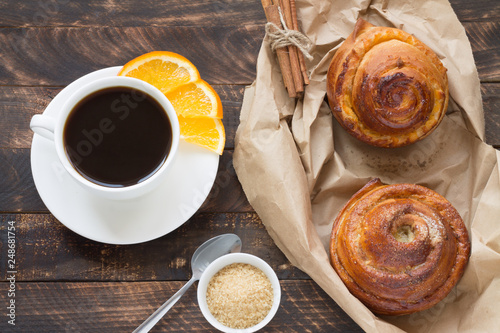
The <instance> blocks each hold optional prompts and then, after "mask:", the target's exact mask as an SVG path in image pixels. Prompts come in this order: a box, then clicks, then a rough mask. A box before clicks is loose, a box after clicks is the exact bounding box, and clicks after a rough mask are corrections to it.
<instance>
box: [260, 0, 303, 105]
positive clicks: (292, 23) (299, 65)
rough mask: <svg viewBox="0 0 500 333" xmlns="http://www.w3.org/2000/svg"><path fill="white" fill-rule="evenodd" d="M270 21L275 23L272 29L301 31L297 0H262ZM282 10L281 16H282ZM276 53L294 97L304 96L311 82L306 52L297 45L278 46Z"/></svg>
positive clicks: (289, 91) (290, 92) (284, 79)
mask: <svg viewBox="0 0 500 333" xmlns="http://www.w3.org/2000/svg"><path fill="white" fill-rule="evenodd" d="M261 2H262V7H263V8H264V11H265V13H266V18H267V21H268V22H271V23H273V24H274V26H273V27H274V28H271V29H276V27H277V28H278V29H284V28H285V27H283V24H282V20H284V23H285V25H286V28H287V29H290V30H296V31H299V28H298V22H297V11H296V8H295V0H261ZM280 12H281V16H280ZM276 55H277V57H278V62H279V65H280V68H281V73H282V75H283V81H284V84H285V87H286V89H287V91H288V95H289V96H290V97H292V98H296V97H300V96H302V94H303V92H304V86H305V85H307V84H309V78H308V76H307V69H306V64H305V59H304V54H303V53H302V52H301V51H300V50H299V49H298V48H297V46H295V45H288V46H285V47H281V48H277V49H276Z"/></svg>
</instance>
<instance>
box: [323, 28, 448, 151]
mask: <svg viewBox="0 0 500 333" xmlns="http://www.w3.org/2000/svg"><path fill="white" fill-rule="evenodd" d="M448 95H449V94H448V79H447V76H446V68H445V67H444V66H443V64H442V63H441V61H440V60H439V58H438V57H437V55H436V54H435V53H434V52H433V51H432V50H431V49H430V48H429V47H427V46H426V45H425V44H424V43H422V42H421V41H419V40H418V39H417V38H415V37H413V36H412V35H410V34H409V33H406V32H404V31H402V30H399V29H396V28H388V27H376V26H374V25H372V24H370V23H368V22H366V21H364V20H362V19H360V20H358V22H357V23H356V26H355V28H354V31H353V32H352V33H351V35H349V37H348V38H347V39H346V40H345V41H344V43H343V44H342V45H341V46H340V48H339V49H338V51H337V52H336V53H335V56H334V57H333V59H332V61H331V63H330V67H329V69H328V74H327V96H328V102H329V105H330V108H331V110H332V112H333V115H334V116H335V118H336V119H337V120H338V122H339V123H340V124H341V125H342V127H344V128H345V129H346V130H347V131H348V132H349V133H350V134H352V135H353V136H354V137H356V138H358V139H359V140H361V141H364V142H366V143H368V144H371V145H373V146H378V147H388V148H390V147H401V146H405V145H408V144H411V143H413V142H416V141H418V140H421V139H423V138H424V137H426V136H427V135H429V134H430V133H431V132H432V131H433V130H434V129H435V128H436V127H437V126H438V125H439V123H440V122H441V120H442V119H443V116H444V114H445V113H446V110H447V107H448V98H449V97H448Z"/></svg>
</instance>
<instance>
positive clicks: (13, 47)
mask: <svg viewBox="0 0 500 333" xmlns="http://www.w3.org/2000/svg"><path fill="white" fill-rule="evenodd" d="M263 37H264V27H263V26H260V25H259V26H257V25H253V26H242V25H238V26H217V27H87V28H14V29H5V28H4V29H0V44H1V45H2V62H0V84H1V85H30V86H33V85H51V86H65V85H67V84H69V83H70V82H72V81H73V80H75V79H77V78H79V77H80V76H82V75H84V74H87V73H90V72H92V71H95V70H97V69H101V68H106V67H109V66H117V65H123V64H125V63H126V62H128V61H129V60H131V59H133V58H135V57H137V56H139V55H142V54H144V53H147V52H150V51H155V50H168V51H173V52H176V53H179V54H182V55H183V56H185V57H186V58H188V59H189V60H191V61H192V62H193V64H194V65H195V66H196V67H197V68H198V69H199V71H200V74H201V77H202V78H203V79H204V80H205V81H207V82H209V83H210V84H248V83H251V82H252V81H253V80H254V79H255V62H256V59H257V54H258V51H259V48H260V45H261V42H262V39H263ZM62 51H64V52H62ZM40 64H43V66H41V65H40Z"/></svg>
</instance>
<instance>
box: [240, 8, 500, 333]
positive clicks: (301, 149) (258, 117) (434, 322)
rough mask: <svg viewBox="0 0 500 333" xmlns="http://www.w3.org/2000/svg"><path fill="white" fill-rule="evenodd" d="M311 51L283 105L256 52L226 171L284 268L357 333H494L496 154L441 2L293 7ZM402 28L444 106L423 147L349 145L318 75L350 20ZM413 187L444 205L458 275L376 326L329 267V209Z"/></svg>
mask: <svg viewBox="0 0 500 333" xmlns="http://www.w3.org/2000/svg"><path fill="white" fill-rule="evenodd" d="M297 11H298V17H299V21H300V23H301V26H302V31H303V32H304V33H305V34H306V35H307V36H308V37H309V38H310V39H311V40H312V42H313V43H314V47H313V49H312V51H311V53H312V55H313V56H314V59H313V60H312V61H309V62H308V64H307V65H308V69H309V70H310V73H311V75H310V80H311V84H310V85H309V86H307V88H306V90H305V95H304V99H303V100H301V101H297V102H296V101H295V100H292V99H290V98H288V96H287V93H286V91H285V88H284V86H283V83H282V78H281V74H280V72H279V66H278V64H277V62H276V58H275V55H274V54H273V53H272V52H271V51H270V47H269V45H268V43H267V41H266V40H264V41H263V44H262V47H261V49H260V52H259V55H258V61H257V77H256V80H255V82H254V83H253V84H252V85H251V86H249V87H247V88H246V90H245V95H244V101H243V106H242V110H241V123H240V126H239V128H238V131H237V134H236V147H235V152H234V166H235V169H236V172H237V175H238V178H239V180H240V182H241V184H242V186H243V189H244V191H245V193H246V195H247V197H248V200H249V201H250V203H251V205H252V206H253V207H254V209H255V210H256V212H257V213H258V214H259V216H260V217H261V219H262V222H263V223H264V224H265V226H266V228H267V230H268V232H269V234H270V235H271V237H272V238H273V239H274V241H275V243H276V244H277V245H278V247H279V248H280V249H281V250H282V251H283V252H284V253H285V255H286V256H287V258H288V259H289V260H290V261H291V262H292V263H293V264H294V265H296V266H297V267H298V268H300V269H301V270H303V271H304V272H306V273H307V274H309V275H310V276H311V277H312V278H313V279H314V280H315V281H316V282H317V283H318V285H319V286H321V287H322V288H323V289H324V290H325V291H326V292H327V293H328V294H329V295H330V296H331V297H332V298H333V299H334V300H335V302H337V303H338V304H339V305H340V306H341V307H342V308H343V309H344V310H345V311H346V312H347V314H349V315H350V316H351V317H352V318H353V319H354V320H355V321H356V322H357V323H358V324H359V325H360V326H361V327H362V328H363V329H364V330H366V331H369V332H399V331H401V330H403V331H408V332H458V331H460V332H494V331H497V330H498V327H500V306H498V303H499V301H500V180H499V178H500V176H499V174H500V169H499V166H498V161H499V157H500V154H499V152H498V151H496V150H495V149H493V148H492V147H491V146H488V145H487V144H485V143H484V142H483V141H484V117H483V110H482V101H481V93H480V86H479V79H478V76H477V71H476V67H475V65H474V59H473V57H472V51H471V47H470V44H469V42H468V39H467V37H466V34H465V31H464V28H463V27H462V25H461V24H460V22H459V21H458V19H457V17H456V15H455V14H454V12H453V10H452V8H451V6H450V4H449V3H448V1H446V0H430V1H409V0H405V1H402V0H400V1H382V0H374V1H361V0H351V1H342V0H332V1H326V0H297ZM359 17H362V18H364V19H365V20H367V21H369V22H371V23H373V24H375V25H380V26H394V27H397V28H400V29H403V30H405V31H407V32H409V33H411V34H413V35H415V36H416V37H417V38H419V39H420V40H422V41H423V42H424V43H426V44H427V45H428V46H430V47H431V48H432V49H433V50H434V51H435V52H436V53H437V54H438V56H439V57H440V58H441V60H442V61H443V63H444V65H445V66H446V67H447V68H448V78H449V86H450V97H451V98H450V105H449V109H448V112H447V115H446V117H445V119H444V120H443V122H442V123H441V124H440V126H439V127H438V128H437V129H436V130H435V131H434V132H433V133H432V134H431V135H430V136H429V137H427V138H426V139H424V140H422V141H420V142H418V143H416V144H413V145H410V146H407V147H404V148H397V149H382V148H374V147H371V146H368V145H366V144H364V143H361V142H358V141H357V140H356V139H354V138H352V137H351V136H350V135H348V134H347V133H346V132H345V131H344V130H343V129H342V128H341V127H340V126H339V125H338V124H337V122H336V121H335V120H334V119H333V118H332V116H331V112H330V109H329V108H328V106H327V104H326V102H325V100H324V97H325V94H326V83H325V79H326V72H327V68H328V65H329V63H330V60H331V58H332V56H333V54H334V52H335V51H336V49H337V48H338V46H339V45H340V43H341V42H342V41H343V40H344V39H345V38H346V37H347V36H348V35H349V34H350V33H351V31H352V30H353V28H354V24H355V22H356V20H357V19H358V18H359ZM373 177H379V178H381V180H382V181H383V182H385V183H388V184H392V183H402V182H409V183H416V184H420V185H424V186H427V187H429V188H431V189H433V190H435V191H437V192H438V193H440V194H441V195H443V196H445V197H446V198H447V199H448V200H449V201H450V202H451V203H452V204H453V205H454V206H455V207H456V208H457V210H458V211H459V212H460V214H461V216H462V217H463V219H464V221H465V223H466V225H467V227H468V230H469V235H470V238H471V242H472V254H471V258H470V262H469V264H468V267H467V269H466V271H465V274H464V276H463V278H462V279H461V281H460V282H459V284H458V285H457V286H456V287H455V288H454V289H453V291H452V292H451V293H450V294H449V295H448V296H447V297H446V298H445V299H444V300H443V301H441V302H440V303H439V304H437V305H436V306H434V307H433V308H431V309H429V310H426V311H423V312H419V313H416V314H413V315H407V316H401V317H377V316H375V315H374V314H372V313H371V312H370V311H369V310H368V309H367V308H366V307H365V306H364V305H363V304H362V303H360V302H359V301H358V300H357V299H356V298H355V297H353V296H352V295H351V294H350V293H349V292H348V290H347V289H346V288H345V286H344V285H343V283H342V282H341V281H340V279H339V278H338V276H337V275H336V273H335V271H334V270H333V268H332V267H331V265H330V262H329V257H328V246H329V237H330V232H331V227H332V223H333V220H334V219H335V217H336V215H337V214H338V212H339V210H340V209H341V207H342V206H343V205H344V204H345V203H346V201H347V200H348V199H349V198H350V197H351V195H353V194H354V193H355V192H356V191H357V190H358V189H359V188H361V187H362V186H363V185H364V184H365V183H366V182H367V181H368V180H369V179H371V178H373Z"/></svg>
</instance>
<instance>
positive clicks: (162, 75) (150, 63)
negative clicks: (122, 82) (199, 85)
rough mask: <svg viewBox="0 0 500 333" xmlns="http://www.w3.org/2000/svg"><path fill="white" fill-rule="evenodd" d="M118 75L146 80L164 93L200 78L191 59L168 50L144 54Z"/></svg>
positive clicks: (124, 67)
mask: <svg viewBox="0 0 500 333" xmlns="http://www.w3.org/2000/svg"><path fill="white" fill-rule="evenodd" d="M118 75H119V76H129V77H135V78H137V79H140V80H143V81H146V82H148V83H150V84H152V85H153V86H155V87H156V88H158V89H160V91H161V92H163V93H164V94H165V93H168V92H169V91H172V90H174V89H176V88H178V87H180V86H181V85H184V84H187V83H189V82H194V81H197V80H198V79H199V78H200V73H199V72H198V69H197V68H196V67H195V66H194V65H193V64H192V63H191V62H190V61H189V60H187V59H186V58H184V57H183V56H181V55H180V54H177V53H173V52H168V51H154V52H149V53H146V54H143V55H142V56H140V57H137V58H135V59H133V60H131V61H129V62H128V63H126V64H125V66H123V68H122V70H121V71H120V73H118Z"/></svg>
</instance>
